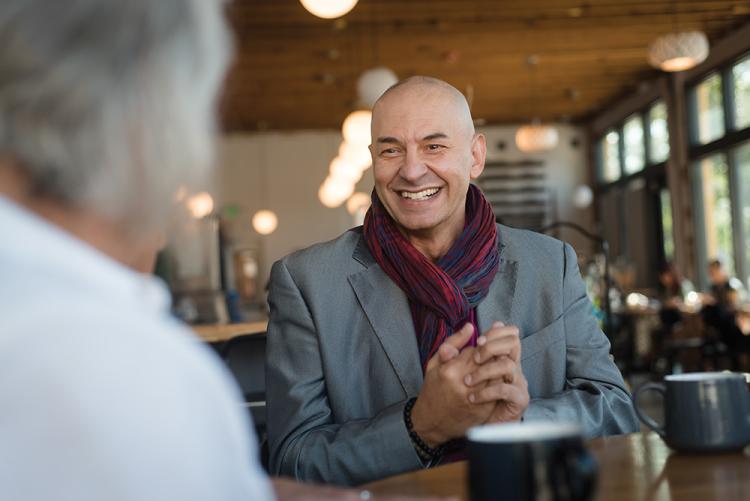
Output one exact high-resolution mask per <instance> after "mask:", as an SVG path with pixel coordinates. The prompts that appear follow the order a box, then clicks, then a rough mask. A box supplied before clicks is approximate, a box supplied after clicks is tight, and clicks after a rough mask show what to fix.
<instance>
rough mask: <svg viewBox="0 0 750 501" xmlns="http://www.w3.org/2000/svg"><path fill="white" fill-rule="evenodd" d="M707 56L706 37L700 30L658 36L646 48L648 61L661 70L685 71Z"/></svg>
mask: <svg viewBox="0 0 750 501" xmlns="http://www.w3.org/2000/svg"><path fill="white" fill-rule="evenodd" d="M707 57H708V38H707V37H706V34H705V33H703V32H702V31H684V32H680V33H669V34H667V35H663V36H660V37H659V38H657V39H656V40H654V42H653V43H652V44H651V46H650V47H649V49H648V62H649V63H650V64H651V66H653V67H654V68H658V69H660V70H662V71H685V70H689V69H690V68H692V67H694V66H697V65H699V64H700V63H702V62H703V61H705V60H706V58H707Z"/></svg>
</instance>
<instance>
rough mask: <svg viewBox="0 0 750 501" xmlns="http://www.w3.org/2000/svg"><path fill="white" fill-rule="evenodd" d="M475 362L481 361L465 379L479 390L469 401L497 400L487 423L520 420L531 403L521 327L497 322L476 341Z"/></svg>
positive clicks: (484, 401) (467, 383) (469, 384)
mask: <svg viewBox="0 0 750 501" xmlns="http://www.w3.org/2000/svg"><path fill="white" fill-rule="evenodd" d="M475 362H476V363H478V364H479V368H477V369H476V370H475V371H474V372H473V373H471V374H469V375H468V376H467V378H466V380H465V383H466V385H467V386H469V387H471V388H475V389H476V391H474V392H472V393H471V394H469V400H470V401H471V402H473V403H476V404H483V403H487V402H493V401H494V402H497V405H496V406H495V409H494V410H493V411H492V413H491V414H490V416H489V418H488V419H487V421H486V422H487V423H501V422H509V421H518V420H519V419H521V417H522V416H523V413H524V411H525V410H526V408H527V407H528V406H529V389H528V382H527V381H526V377H525V376H524V375H523V371H522V370H521V341H520V338H519V331H518V328H517V327H515V326H512V325H511V326H506V325H504V324H503V323H502V322H496V323H495V324H494V325H493V326H492V328H491V329H490V330H488V331H487V332H485V333H484V335H482V336H481V337H480V338H479V340H478V342H477V349H476V352H475Z"/></svg>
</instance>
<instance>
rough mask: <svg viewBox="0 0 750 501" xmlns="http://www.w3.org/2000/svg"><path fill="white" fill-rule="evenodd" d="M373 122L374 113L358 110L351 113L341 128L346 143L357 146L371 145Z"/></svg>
mask: <svg viewBox="0 0 750 501" xmlns="http://www.w3.org/2000/svg"><path fill="white" fill-rule="evenodd" d="M371 121H372V112H371V111H370V110H357V111H352V112H351V113H349V115H348V116H347V117H346V119H344V124H343V125H342V127H341V133H342V134H343V136H344V141H346V142H347V143H352V144H357V145H364V146H367V145H369V144H370V122H371Z"/></svg>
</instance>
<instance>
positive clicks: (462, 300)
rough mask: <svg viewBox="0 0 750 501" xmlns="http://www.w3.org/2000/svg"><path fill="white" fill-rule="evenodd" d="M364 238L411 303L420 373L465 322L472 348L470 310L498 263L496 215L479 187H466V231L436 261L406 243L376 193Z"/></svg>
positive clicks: (472, 314)
mask: <svg viewBox="0 0 750 501" xmlns="http://www.w3.org/2000/svg"><path fill="white" fill-rule="evenodd" d="M364 237H365V241H366V242H367V246H368V247H369V249H370V252H371V253H372V255H373V257H374V258H375V260H376V261H377V262H378V264H380V267H381V268H382V269H383V271H385V273H386V274H387V275H388V276H389V277H390V278H391V280H393V281H394V282H395V283H396V285H398V286H399V287H400V288H401V290H403V291H404V293H405V294H406V296H407V298H408V299H409V306H410V308H411V317H412V321H413V322H414V329H415V331H416V333H417V343H418V345H419V357H420V360H421V362H422V370H423V371H424V370H425V369H426V367H427V362H428V361H429V360H430V358H432V357H433V355H435V353H437V350H438V348H439V347H440V345H441V344H442V343H443V341H445V339H446V338H447V337H448V336H450V335H451V334H453V333H454V332H456V331H457V330H458V329H460V328H461V327H463V326H464V325H465V324H466V322H471V323H472V324H473V325H474V336H473V338H472V340H471V345H472V346H473V345H475V344H476V337H477V332H478V326H477V319H476V312H475V309H474V308H475V307H476V305H477V304H479V302H480V301H481V300H482V299H483V298H484V297H485V296H486V295H487V291H488V290H489V287H490V284H491V283H492V280H493V279H494V278H495V273H497V267H498V261H499V257H498V251H497V229H496V227H495V215H494V213H493V211H492V206H490V204H489V202H487V200H486V199H485V198H484V196H483V195H482V192H481V191H480V190H479V188H477V187H476V186H474V185H470V186H469V191H468V194H467V196H466V223H465V224H464V230H463V232H462V233H461V235H460V236H459V237H458V240H456V242H455V243H454V244H453V246H452V247H451V248H450V250H449V251H448V253H447V254H446V255H445V256H443V257H442V258H440V259H439V260H438V261H437V262H436V263H433V262H432V261H430V260H429V259H428V258H427V257H425V256H424V255H423V254H422V253H421V252H419V251H418V250H417V249H416V248H415V247H414V246H413V245H411V243H409V241H408V240H407V239H406V237H404V235H403V234H402V233H401V232H400V231H399V229H398V227H397V226H396V223H395V221H394V220H393V218H392V217H391V216H390V214H388V212H387V211H386V209H385V208H384V207H383V204H382V202H381V201H380V199H379V198H378V195H377V193H375V191H374V190H373V192H372V206H371V207H370V210H369V211H368V212H367V215H366V216H365V223H364Z"/></svg>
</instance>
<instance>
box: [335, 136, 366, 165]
mask: <svg viewBox="0 0 750 501" xmlns="http://www.w3.org/2000/svg"><path fill="white" fill-rule="evenodd" d="M339 157H341V158H343V159H344V160H346V161H347V162H349V163H350V164H352V165H354V166H356V167H357V168H359V169H360V170H362V171H365V170H367V169H369V168H370V165H372V155H370V149H369V148H368V147H367V146H365V145H364V144H352V143H347V142H346V141H342V142H341V145H339Z"/></svg>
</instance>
